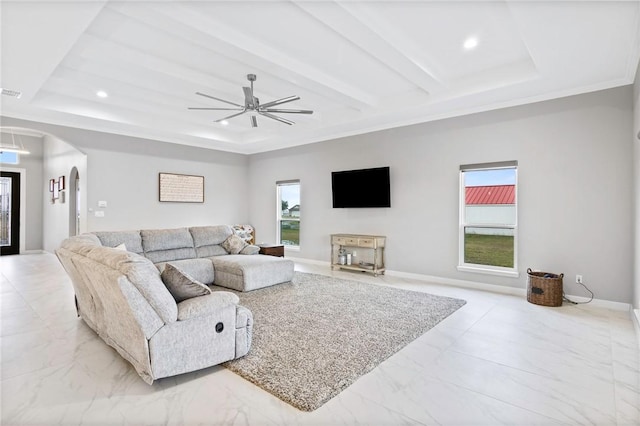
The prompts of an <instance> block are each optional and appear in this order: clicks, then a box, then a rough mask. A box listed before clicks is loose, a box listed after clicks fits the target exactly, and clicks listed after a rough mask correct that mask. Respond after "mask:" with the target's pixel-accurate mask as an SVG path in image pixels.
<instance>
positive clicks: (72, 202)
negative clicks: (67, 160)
mask: <svg viewBox="0 0 640 426" xmlns="http://www.w3.org/2000/svg"><path fill="white" fill-rule="evenodd" d="M78 234H80V174H79V173H78V169H77V168H75V167H74V168H72V169H71V172H70V173H69V236H70V237H71V236H74V235H78Z"/></svg>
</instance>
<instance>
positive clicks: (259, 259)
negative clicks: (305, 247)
mask: <svg viewBox="0 0 640 426" xmlns="http://www.w3.org/2000/svg"><path fill="white" fill-rule="evenodd" d="M211 261H212V262H213V269H214V270H215V272H216V278H215V281H214V283H215V285H219V286H222V287H226V288H232V289H234V290H238V291H250V290H255V289H258V288H262V287H268V286H270V285H274V284H280V283H284V282H288V281H291V280H292V279H293V267H294V264H293V261H291V260H289V259H284V258H282V257H275V256H266V255H262V254H256V255H255V256H245V255H242V254H229V255H227V256H216V257H212V258H211Z"/></svg>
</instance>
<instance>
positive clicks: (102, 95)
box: [96, 90, 109, 98]
mask: <svg viewBox="0 0 640 426" xmlns="http://www.w3.org/2000/svg"><path fill="white" fill-rule="evenodd" d="M96 96H97V97H99V98H106V97H108V96H109V94H108V93H107V92H105V91H104V90H98V91H97V92H96Z"/></svg>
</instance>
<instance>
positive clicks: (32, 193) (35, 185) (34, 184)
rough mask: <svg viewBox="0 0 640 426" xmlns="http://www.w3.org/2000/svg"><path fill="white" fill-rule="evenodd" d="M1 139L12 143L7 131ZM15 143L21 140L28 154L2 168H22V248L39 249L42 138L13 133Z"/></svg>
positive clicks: (40, 231) (40, 234)
mask: <svg viewBox="0 0 640 426" xmlns="http://www.w3.org/2000/svg"><path fill="white" fill-rule="evenodd" d="M1 137H2V141H3V143H5V144H8V145H11V144H12V139H11V137H12V135H11V134H7V133H2V134H1ZM13 137H14V138H15V141H16V144H18V145H19V144H20V142H22V143H23V144H24V147H25V149H27V150H28V151H29V152H30V154H28V155H21V156H20V163H19V164H17V165H10V164H2V165H1V166H0V168H1V169H2V170H7V171H10V170H12V169H16V168H17V169H24V170H25V172H24V173H25V175H24V176H25V178H26V197H25V205H24V206H21V208H23V209H25V219H26V223H24V224H23V223H21V224H20V226H21V227H24V228H25V235H24V243H23V244H24V250H26V251H30V250H41V249H42V207H43V205H42V196H41V194H42V188H43V174H42V169H43V160H42V158H43V141H42V138H39V137H35V136H22V135H15V134H14V135H13Z"/></svg>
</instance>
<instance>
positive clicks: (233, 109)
mask: <svg viewBox="0 0 640 426" xmlns="http://www.w3.org/2000/svg"><path fill="white" fill-rule="evenodd" d="M187 109H196V110H212V111H242V110H243V109H244V108H200V107H188V108H187Z"/></svg>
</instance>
